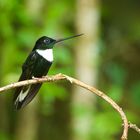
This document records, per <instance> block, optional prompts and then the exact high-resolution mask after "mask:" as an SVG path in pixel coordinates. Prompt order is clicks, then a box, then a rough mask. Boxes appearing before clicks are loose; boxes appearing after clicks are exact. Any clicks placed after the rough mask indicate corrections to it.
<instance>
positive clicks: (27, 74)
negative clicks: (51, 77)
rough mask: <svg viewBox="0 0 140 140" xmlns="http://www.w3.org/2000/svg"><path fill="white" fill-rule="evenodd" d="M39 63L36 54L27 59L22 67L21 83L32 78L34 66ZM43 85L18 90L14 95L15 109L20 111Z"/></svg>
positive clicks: (33, 53) (23, 87) (32, 53)
mask: <svg viewBox="0 0 140 140" xmlns="http://www.w3.org/2000/svg"><path fill="white" fill-rule="evenodd" d="M36 61H37V55H36V52H34V51H33V52H31V54H30V55H29V56H28V57H27V59H26V61H25V63H24V64H23V66H22V74H21V76H20V78H19V81H23V80H27V79H31V78H32V76H33V75H32V73H33V69H34V67H35V66H34V65H35V63H36ZM40 86H41V84H35V85H29V86H22V87H18V88H16V91H15V94H14V107H15V109H20V108H21V107H23V106H25V105H26V104H27V103H29V102H30V101H31V100H32V98H33V97H34V96H35V95H36V93H37V91H38V90H39V87H40Z"/></svg>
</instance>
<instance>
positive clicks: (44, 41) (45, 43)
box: [33, 34, 83, 50]
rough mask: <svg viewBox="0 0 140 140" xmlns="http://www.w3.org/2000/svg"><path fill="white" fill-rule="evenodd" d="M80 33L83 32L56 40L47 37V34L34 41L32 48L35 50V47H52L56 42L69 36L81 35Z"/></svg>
mask: <svg viewBox="0 0 140 140" xmlns="http://www.w3.org/2000/svg"><path fill="white" fill-rule="evenodd" d="M81 35H83V34H78V35H74V36H71V37H67V38H63V39H58V40H55V39H52V38H50V37H47V36H43V37H41V38H39V39H38V40H37V41H36V45H35V47H34V49H33V50H35V49H39V50H46V49H52V48H53V47H54V45H55V44H56V43H58V42H61V41H64V40H68V39H71V38H74V37H78V36H81Z"/></svg>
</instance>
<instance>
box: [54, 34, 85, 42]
mask: <svg viewBox="0 0 140 140" xmlns="http://www.w3.org/2000/svg"><path fill="white" fill-rule="evenodd" d="M81 35H83V34H78V35H74V36H70V37H67V38H63V39H58V40H56V42H55V43H58V42H61V41H64V40H68V39H71V38H74V37H78V36H81Z"/></svg>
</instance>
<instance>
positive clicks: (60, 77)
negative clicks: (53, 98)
mask: <svg viewBox="0 0 140 140" xmlns="http://www.w3.org/2000/svg"><path fill="white" fill-rule="evenodd" d="M59 80H67V81H69V82H70V83H71V84H74V85H77V86H80V87H82V88H85V89H87V90H89V91H91V92H92V93H94V94H96V95H98V96H99V97H101V98H103V99H104V100H105V101H106V102H108V103H109V104H110V105H111V106H112V107H113V108H114V109H115V110H116V111H117V112H118V113H119V114H120V116H121V118H122V121H123V134H122V137H121V140H127V136H128V128H129V127H130V128H133V129H134V130H136V131H137V132H138V133H139V132H140V129H139V128H138V127H136V126H135V125H133V124H132V123H131V124H130V123H129V124H128V120H127V117H126V115H125V113H124V112H123V110H122V108H121V107H120V106H119V105H117V103H116V102H115V101H113V100H112V99H111V98H110V97H108V96H107V95H106V94H105V93H103V92H102V91H100V90H98V89H96V88H94V87H91V86H89V85H87V84H85V83H83V82H81V81H79V80H77V79H74V78H72V77H70V76H67V75H64V74H61V73H60V74H57V75H53V76H45V77H42V78H33V79H31V80H25V81H20V82H16V83H12V84H9V85H7V86H4V87H1V88H0V92H3V91H7V90H9V89H14V88H16V87H20V86H25V85H31V84H36V83H43V82H55V81H59Z"/></svg>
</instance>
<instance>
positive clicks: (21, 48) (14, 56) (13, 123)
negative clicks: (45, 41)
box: [0, 0, 140, 140]
mask: <svg viewBox="0 0 140 140" xmlns="http://www.w3.org/2000/svg"><path fill="white" fill-rule="evenodd" d="M78 33H84V36H81V37H79V38H75V39H73V40H69V41H66V42H63V43H60V44H57V45H56V47H55V48H54V58H55V59H54V64H53V66H52V68H51V69H50V71H49V75H52V74H57V73H60V72H61V73H65V74H67V75H70V76H72V77H75V78H77V79H80V80H82V81H84V82H85V83H87V84H90V85H93V86H95V87H97V88H98V89H100V90H102V91H104V92H105V93H106V94H107V95H108V96H110V97H111V98H112V99H114V101H116V102H117V103H118V104H119V105H120V106H121V107H122V108H123V109H124V111H125V112H126V114H127V117H128V118H129V121H131V122H133V123H136V124H137V125H138V126H140V119H139V116H140V110H139V108H140V39H139V38H140V1H139V0H133V1H132V0H123V1H121V0H113V1H112V0H102V1H99V0H70V1H66V0H61V1H60V0H21V1H16V0H0V43H1V45H0V86H4V85H6V84H9V83H11V82H16V81H17V80H18V78H19V76H20V74H21V66H22V64H23V62H24V61H25V59H26V57H27V56H28V54H29V52H30V51H31V50H32V48H33V46H34V44H35V41H36V40H37V39H38V38H39V37H41V36H44V35H46V36H49V37H52V38H62V37H67V36H70V35H75V34H78ZM13 93H14V90H9V91H6V92H4V93H3V94H1V95H0V108H1V109H0V140H118V139H120V136H121V134H122V122H121V118H120V116H119V115H118V113H117V112H115V111H114V109H113V108H112V107H110V105H109V104H108V103H106V102H105V101H103V100H102V99H100V98H98V97H96V96H94V95H93V94H89V93H88V92H87V91H86V90H83V89H81V88H78V87H74V86H71V84H69V83H67V82H65V81H61V82H57V83H45V84H44V85H43V87H42V88H41V90H40V91H39V94H38V95H37V96H36V98H35V99H34V100H33V101H32V102H31V103H30V104H29V105H28V106H27V107H25V108H24V109H22V110H20V111H15V110H14V109H13V104H12V98H13ZM128 138H129V140H139V139H140V136H139V134H137V133H136V132H135V131H133V130H129V136H128Z"/></svg>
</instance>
